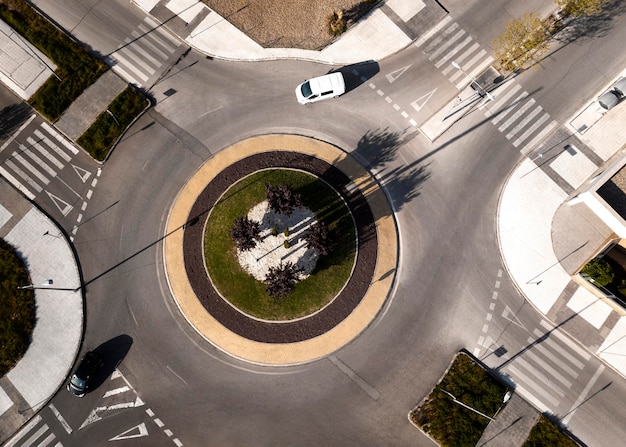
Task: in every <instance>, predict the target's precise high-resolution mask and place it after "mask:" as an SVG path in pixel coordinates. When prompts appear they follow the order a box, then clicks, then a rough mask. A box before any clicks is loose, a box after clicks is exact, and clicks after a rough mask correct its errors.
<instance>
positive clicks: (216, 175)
mask: <svg viewBox="0 0 626 447" xmlns="http://www.w3.org/2000/svg"><path fill="white" fill-rule="evenodd" d="M277 167H278V168H295V169H300V170H302V171H305V172H309V173H311V174H313V175H316V176H318V177H320V178H323V179H324V181H326V182H327V183H328V184H329V185H331V186H332V187H333V188H334V189H335V191H338V192H339V193H340V195H341V196H342V197H343V199H344V201H345V202H346V204H348V207H349V208H350V212H351V213H352V215H353V216H354V218H355V225H356V227H357V234H358V249H357V259H356V263H355V267H354V269H353V273H352V275H351V277H350V279H349V280H348V283H347V284H346V286H345V287H344V288H343V289H342V290H341V292H340V293H339V294H338V295H337V297H335V298H334V299H333V300H332V301H331V303H330V304H328V305H327V306H325V307H324V308H323V309H321V310H320V311H318V312H316V313H314V314H313V315H310V316H307V317H305V318H301V319H298V320H297V321H287V322H267V321H261V320H259V319H255V318H251V317H250V316H248V315H245V314H243V313H242V312H240V311H238V310H237V309H236V308H234V307H233V306H232V305H230V304H229V303H228V302H227V301H226V300H224V299H223V298H222V297H221V296H220V295H219V293H217V291H216V290H215V288H214V287H213V284H212V283H211V280H210V278H209V276H208V275H207V273H206V268H205V265H204V260H203V257H202V238H203V234H204V226H205V223H206V221H207V218H208V215H209V214H210V211H211V209H212V207H213V205H214V204H215V203H216V202H217V201H218V200H219V198H220V197H221V196H222V194H223V192H224V191H226V190H227V189H228V187H229V186H230V185H232V184H233V183H235V182H236V181H238V180H239V179H241V178H242V177H244V176H247V175H249V174H251V173H254V172H257V171H259V170H262V169H271V168H277ZM397 248H398V247H397V233H396V227H395V222H394V219H393V214H392V210H391V207H390V206H389V204H388V202H387V199H386V197H385V195H384V192H383V191H382V190H381V189H380V188H379V186H378V184H377V183H376V180H375V179H374V178H373V177H372V176H371V175H370V174H369V173H368V172H367V171H366V170H365V169H364V168H363V167H361V166H360V165H359V164H358V163H357V162H356V161H354V160H353V159H352V158H351V157H350V156H349V155H347V154H346V153H345V152H343V151H341V150H340V149H339V148H337V147H335V146H332V145H330V144H328V143H324V142H321V141H318V140H314V139H311V138H306V137H300V136H292V135H267V136H261V137H254V138H251V139H248V140H244V141H242V142H240V143H237V144H235V145H233V146H231V147H229V148H227V149H225V150H223V151H221V152H220V153H218V154H217V155H216V156H215V157H214V158H212V159H211V160H209V161H207V162H206V163H205V164H204V165H203V166H202V167H201V168H200V169H199V170H198V172H197V173H196V174H195V175H194V176H192V178H191V179H190V180H189V182H188V183H187V184H186V185H185V187H184V188H183V189H182V190H181V192H180V193H179V195H178V197H177V199H176V201H175V203H174V205H173V207H172V209H171V212H170V216H169V218H168V223H167V227H166V237H165V244H164V258H165V268H166V272H167V276H168V281H169V284H170V289H171V291H172V295H173V296H174V298H175V301H176V303H177V305H178V307H179V308H180V310H181V312H182V313H183V315H184V316H185V318H186V319H187V320H188V321H189V323H190V324H191V325H192V326H193V327H194V328H195V329H196V330H197V331H198V332H199V333H200V334H201V335H202V336H203V337H204V338H205V339H206V340H207V341H209V342H210V343H212V344H213V345H214V346H216V347H217V348H219V349H220V350H222V351H224V352H226V353H228V354H230V355H232V356H234V357H237V358H239V359H242V360H246V361H250V362H253V363H258V364H271V365H290V364H300V363H305V362H310V361H313V360H316V359H318V358H321V357H324V356H326V355H328V354H330V353H332V352H334V351H336V350H337V349H339V348H341V347H342V346H344V345H345V344H347V343H348V342H350V341H351V340H353V339H354V338H355V337H356V336H358V335H359V334H360V333H361V332H362V331H363V330H364V329H365V328H366V327H367V326H368V325H369V324H370V322H371V321H372V320H373V319H374V318H375V317H376V315H377V314H378V312H379V311H380V309H381V308H382V306H383V305H384V302H385V300H386V298H387V296H388V295H389V292H390V290H391V286H392V284H393V279H394V277H395V272H396V268H397V255H398V249H397Z"/></svg>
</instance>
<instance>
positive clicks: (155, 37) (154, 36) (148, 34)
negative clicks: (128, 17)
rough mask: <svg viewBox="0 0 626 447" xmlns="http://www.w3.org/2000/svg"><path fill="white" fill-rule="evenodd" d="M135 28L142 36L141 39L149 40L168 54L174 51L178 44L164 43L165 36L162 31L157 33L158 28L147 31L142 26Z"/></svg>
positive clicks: (147, 29)
mask: <svg viewBox="0 0 626 447" xmlns="http://www.w3.org/2000/svg"><path fill="white" fill-rule="evenodd" d="M137 28H138V29H139V31H141V32H142V33H143V36H142V37H141V38H142V39H150V40H151V41H152V43H153V44H155V45H158V46H160V47H161V48H162V49H163V50H165V51H167V52H168V53H171V52H172V51H174V50H175V49H176V47H177V46H178V44H174V43H172V42H166V40H167V36H166V35H165V34H163V31H158V29H159V28H154V29H149V28H147V27H145V26H144V25H142V24H140V25H139V26H137ZM161 37H164V38H165V39H161Z"/></svg>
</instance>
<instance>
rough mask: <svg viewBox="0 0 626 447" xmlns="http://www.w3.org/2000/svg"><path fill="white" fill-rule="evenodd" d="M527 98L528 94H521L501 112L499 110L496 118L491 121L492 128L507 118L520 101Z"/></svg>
mask: <svg viewBox="0 0 626 447" xmlns="http://www.w3.org/2000/svg"><path fill="white" fill-rule="evenodd" d="M527 96H528V93H527V92H523V93H522V94H521V95H519V96H518V97H517V98H515V100H514V101H512V102H511V103H510V104H508V105H507V106H506V107H505V108H503V109H502V110H499V111H498V116H496V117H495V118H494V119H492V120H491V124H493V125H494V126H495V125H496V124H498V122H500V121H501V120H502V119H503V118H504V117H505V116H507V115H508V114H509V112H511V111H512V110H513V109H514V108H515V107H517V106H519V105H520V104H521V103H522V101H524V100H525V99H526V97H527Z"/></svg>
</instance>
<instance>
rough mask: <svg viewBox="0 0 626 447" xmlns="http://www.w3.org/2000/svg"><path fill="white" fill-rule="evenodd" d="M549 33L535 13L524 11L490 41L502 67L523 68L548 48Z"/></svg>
mask: <svg viewBox="0 0 626 447" xmlns="http://www.w3.org/2000/svg"><path fill="white" fill-rule="evenodd" d="M549 38H550V35H549V33H548V31H547V29H546V27H545V25H544V23H543V21H542V20H541V18H540V17H539V14H537V13H534V12H533V13H526V14H524V15H523V16H522V17H519V18H515V19H513V20H511V21H510V22H509V23H507V25H506V30H505V31H504V33H503V34H501V35H500V36H498V37H497V38H496V39H494V40H493V41H492V45H493V48H494V52H495V56H496V58H497V59H498V61H499V62H500V65H501V66H502V68H504V69H506V70H516V69H518V68H524V67H525V65H526V64H527V63H528V62H531V61H532V60H534V58H536V57H537V56H538V55H540V54H541V53H542V52H543V51H545V50H546V49H547V48H548V39H549Z"/></svg>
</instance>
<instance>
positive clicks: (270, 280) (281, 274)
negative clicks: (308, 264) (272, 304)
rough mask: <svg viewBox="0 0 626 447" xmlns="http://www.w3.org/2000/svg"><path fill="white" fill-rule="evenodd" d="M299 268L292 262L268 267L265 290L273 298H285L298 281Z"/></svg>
mask: <svg viewBox="0 0 626 447" xmlns="http://www.w3.org/2000/svg"><path fill="white" fill-rule="evenodd" d="M299 273H300V269H299V268H298V267H297V266H296V265H295V264H294V263H292V262H287V263H286V264H282V263H281V264H279V265H278V266H277V267H270V268H269V271H268V272H267V275H266V276H265V287H266V288H265V290H267V294H268V295H269V296H271V297H272V298H274V299H281V298H287V297H288V296H289V295H291V294H292V293H293V290H294V289H295V288H296V284H297V282H298V274H299Z"/></svg>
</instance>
